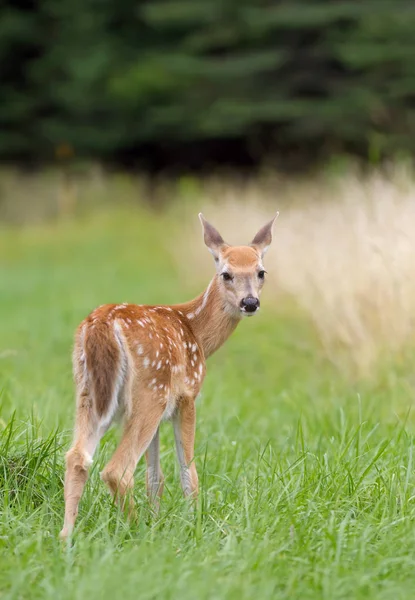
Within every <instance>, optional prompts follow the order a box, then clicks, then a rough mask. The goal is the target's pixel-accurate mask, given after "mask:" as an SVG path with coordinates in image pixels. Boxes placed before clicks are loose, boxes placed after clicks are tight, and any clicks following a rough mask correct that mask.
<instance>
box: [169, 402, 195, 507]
mask: <svg viewBox="0 0 415 600" xmlns="http://www.w3.org/2000/svg"><path fill="white" fill-rule="evenodd" d="M173 427H174V437H175V440H176V452H177V459H178V461H179V465H180V481H181V484H182V489H183V494H184V495H185V497H192V498H197V494H198V491H199V487H198V486H199V484H198V477H197V471H196V465H195V462H194V445H195V430H196V407H195V399H194V398H191V397H185V398H182V400H181V402H180V404H179V407H178V410H177V412H176V414H175V415H174V417H173Z"/></svg>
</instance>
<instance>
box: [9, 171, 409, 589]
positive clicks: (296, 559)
mask: <svg viewBox="0 0 415 600" xmlns="http://www.w3.org/2000/svg"><path fill="white" fill-rule="evenodd" d="M25 185H27V182H25ZM37 185H38V187H36V189H34V188H33V187H32V188H31V187H30V186H28V187H27V190H26V191H27V197H30V194H32V196H31V200H32V204H31V208H30V212H31V213H33V212H35V210H34V208H33V204H36V202H39V204H40V203H41V198H43V197H44V195H43V194H42V189H45V190H47V194H46V193H45V197H46V196H47V198H46V199H47V201H49V199H50V198H52V200H51V202H52V203H53V189H54V188H53V187H52V188H51V187H50V186H45V187H44V188H42V185H41V184H40V183H38V184H37ZM7 186H9V187H8V188H7V189H10V190H11V189H12V187H13V186H12V183H10V181H8V182H7ZM80 189H81V188H80ZM85 189H86V188H83V190H84V191H82V189H81V191H79V192H78V195H80V197H78V198H77V200H78V203H79V206H78V209H77V210H76V214H74V215H69V216H68V215H66V216H65V215H64V216H62V217H61V218H57V217H56V215H54V214H51V215H48V216H51V218H48V219H45V220H44V219H40V220H41V221H42V222H40V223H36V224H33V223H32V224H28V223H26V224H23V225H16V224H12V225H8V226H6V225H5V224H4V223H3V225H2V229H1V230H0V314H1V327H0V393H1V396H0V493H1V496H0V598H4V599H6V598H7V599H9V598H10V599H12V598H13V599H16V600H17V599H19V600H20V599H27V598H34V599H49V598H50V599H52V598H53V599H62V600H64V599H74V598H87V599H88V600H93V599H95V598H96V599H100V600H101V599H102V600H106V599H113V598H123V599H124V600H129V599H130V598H131V599H133V598H134V599H135V598H140V600H152V599H156V598H157V599H158V598H163V599H180V600H194V599H195V598H197V599H198V600H217V599H222V598H223V599H229V600H233V599H237V600H248V599H252V598H258V599H259V598H261V599H263V598H273V599H283V598H284V599H286V598H287V599H288V598H290V599H293V598H298V599H301V600H306V599H311V598H313V599H314V598H315V599H325V600H340V599H346V598H347V599H350V598H353V599H354V598H356V599H361V598H362V599H365V600H368V599H376V600H386V599H389V598H391V599H392V598H393V599H394V600H400V599H402V600H403V599H405V600H407V599H408V598H410V597H412V595H413V592H414V590H415V522H414V519H415V477H414V464H413V463H414V457H413V448H414V433H415V418H414V414H413V406H412V405H413V401H414V385H415V375H414V360H413V358H414V352H413V349H415V344H413V342H412V335H413V326H414V325H413V322H414V318H413V315H414V314H415V312H413V310H414V309H415V292H414V289H415V285H414V282H415V268H414V269H413V270H412V267H413V266H414V264H415V258H414V257H415V235H413V236H412V237H411V233H412V234H414V233H415V231H414V228H415V225H414V223H415V219H413V220H412V221H411V215H413V211H414V206H415V204H414V199H415V184H414V183H413V182H412V179H411V177H410V176H409V175H408V174H402V173H400V174H399V173H398V174H396V173H395V175H394V177H393V178H391V179H389V178H387V177H384V176H381V175H374V176H373V177H372V178H369V179H368V180H360V179H359V178H358V177H357V176H355V175H351V176H350V177H347V178H345V179H344V178H343V179H341V180H340V181H338V180H336V181H325V182H322V181H321V180H319V179H316V180H313V181H309V182H298V183H296V184H291V183H287V182H283V181H281V182H276V183H275V186H274V184H273V183H272V182H270V181H268V182H265V183H264V184H263V186H262V187H261V186H260V185H259V184H258V185H257V186H256V187H255V186H254V185H253V184H249V185H247V186H246V187H244V188H243V189H242V186H240V187H238V186H237V185H236V184H235V185H234V187H229V186H227V184H223V183H220V182H214V181H212V182H210V183H206V185H205V186H203V187H198V186H197V185H196V184H194V183H192V182H189V181H188V182H186V181H185V182H182V184H181V186H178V187H177V188H175V190H174V193H173V196H174V197H173V198H172V203H171V204H170V205H169V207H168V208H166V209H164V208H163V207H162V205H161V204H159V203H158V202H155V204H154V207H153V208H150V207H149V206H148V205H146V204H145V203H144V202H142V203H139V202H138V203H137V202H135V203H133V201H132V199H134V197H135V195H137V196H139V195H140V193H141V192H140V191H139V190H138V188H137V189H136V188H135V187H134V186H132V185H130V184H129V183H125V182H123V181H122V180H119V179H117V178H114V180H111V181H110V182H108V184H106V182H102V181H100V180H99V178H98V179H97V181H95V180H94V182H92V183H91V182H90V183H89V188H88V190H89V191H88V193H89V194H90V200H91V202H90V206H89V208H88V210H87V209H86V208H85V210H84V206H87V202H86V200H85V198H83V197H82V194H86V192H85ZM51 190H52V191H51ZM163 193H167V192H166V191H164V192H163ZM124 196H125V197H126V200H125V202H121V198H123V197H124ZM23 198H24V193H23V192H22V191H21V192H20V196H19V200H16V203H17V202H18V201H19V202H20V201H21V202H22V206H23V204H24V203H23ZM107 199H112V200H113V201H114V202H113V203H114V205H115V207H113V208H111V209H110V208H108V206H107V205H106V200H107ZM129 199H130V201H129ZM101 200H102V204H103V205H104V206H102V207H101V208H100V209H99V210H98V209H97V206H96V205H99V204H100V202H101ZM115 200H117V202H116V201H115ZM27 201H28V200H27ZM10 206H11V205H10ZM276 209H279V210H280V211H281V214H280V218H279V221H278V222H277V226H276V229H275V240H274V243H273V247H272V249H270V251H269V253H268V255H267V257H266V261H265V262H266V267H267V269H268V271H269V275H268V277H269V281H268V283H267V285H266V287H265V289H264V292H263V306H262V309H261V311H260V313H259V315H258V316H256V317H255V318H253V319H249V320H248V319H247V320H244V321H243V322H242V323H241V325H240V326H239V328H238V329H237V330H236V332H235V334H234V335H233V337H231V339H230V340H229V341H228V342H227V344H226V345H225V346H224V347H223V348H222V349H221V350H219V352H218V353H217V354H216V355H214V356H213V357H212V358H211V359H210V360H209V364H208V374H207V378H206V380H205V384H204V389H203V394H202V397H201V398H200V400H199V401H198V427H197V439H196V460H197V465H198V471H199V479H200V485H201V496H200V503H199V506H198V509H197V511H196V512H195V513H192V512H191V511H189V509H188V507H187V505H186V503H185V501H184V500H183V499H182V496H181V490H180V483H179V473H178V467H177V465H176V459H175V453H174V442H173V434H172V430H171V426H170V424H169V423H164V424H163V426H162V437H161V451H162V465H163V470H164V473H165V476H166V484H165V492H164V497H163V501H162V505H161V510H160V514H159V515H158V517H153V516H152V515H151V513H150V510H149V507H148V505H147V501H146V498H145V490H144V465H143V463H140V464H139V466H138V468H137V473H136V485H135V499H136V504H137V512H138V517H139V518H138V522H137V523H136V524H134V525H131V526H129V525H128V524H127V523H126V522H125V521H124V519H123V518H122V517H121V516H120V515H119V514H118V512H117V509H116V508H115V507H114V506H113V504H112V501H111V499H110V497H109V495H108V493H107V491H106V488H105V486H104V484H103V483H102V482H101V481H100V478H99V472H100V471H101V470H102V468H103V466H104V465H105V463H106V461H107V460H108V458H109V457H110V455H111V453H112V451H113V450H114V447H115V444H116V441H117V437H118V435H119V432H118V431H117V430H116V429H112V430H110V431H109V432H108V433H107V434H106V436H105V437H104V439H103V441H102V443H101V446H100V450H99V452H97V454H96V459H95V461H94V465H93V467H92V470H91V473H90V479H89V481H88V484H87V487H86V490H85V493H84V496H83V499H82V501H81V506H80V515H79V519H78V522H77V528H76V533H75V537H74V543H73V545H72V546H71V547H62V546H61V544H60V542H59V540H58V533H59V530H60V528H61V525H62V519H63V508H64V505H63V489H62V487H63V486H62V479H63V468H64V467H63V465H64V453H65V451H66V449H67V448H68V445H69V443H70V439H71V427H72V422H73V413H74V398H73V385H72V374H71V344H72V337H73V332H74V329H75V327H76V326H77V324H78V323H79V321H80V320H81V319H82V318H84V316H85V315H86V314H87V313H88V312H89V311H90V310H92V309H93V308H94V307H96V306H97V305H100V304H103V303H105V302H117V303H118V302H126V301H128V302H137V303H157V304H161V303H174V302H180V301H182V300H185V299H188V298H191V297H192V296H194V295H196V294H197V293H199V292H200V291H201V290H202V289H203V286H204V285H207V284H208V282H209V279H210V277H211V276H212V274H213V263H212V262H211V259H210V255H209V254H208V252H207V250H206V249H205V248H204V245H203V240H202V236H201V232H200V225H199V223H198V220H197V213H198V212H199V210H203V212H204V213H205V215H206V217H207V218H208V219H210V220H212V222H213V223H214V224H215V225H216V226H217V227H218V229H219V230H220V231H221V233H222V234H223V236H224V237H225V239H229V241H230V242H233V243H236V242H247V241H249V237H248V239H247V236H253V234H254V233H255V231H256V227H257V226H259V225H261V224H262V221H263V220H266V219H268V218H270V216H271V215H272V213H273V212H275V210H276ZM39 210H40V209H39ZM44 212H45V214H48V209H47V208H45V209H44ZM52 213H53V211H52ZM379 257H380V258H379ZM411 277H412V279H411Z"/></svg>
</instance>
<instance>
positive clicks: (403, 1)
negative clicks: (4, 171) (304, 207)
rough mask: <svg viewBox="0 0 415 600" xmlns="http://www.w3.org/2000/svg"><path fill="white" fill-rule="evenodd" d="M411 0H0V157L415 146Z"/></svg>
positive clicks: (152, 157) (115, 158)
mask: <svg viewBox="0 0 415 600" xmlns="http://www.w3.org/2000/svg"><path fill="white" fill-rule="evenodd" d="M414 31H415V4H414V3H413V2H411V1H409V0H395V1H394V2H392V1H391V0H337V1H335V0H331V1H330V0H279V1H277V0H153V1H151V2H142V1H137V0H134V1H133V0H118V1H117V2H109V1H108V0H3V2H2V3H1V6H0V72H1V88H0V95H1V112H0V120H1V124H0V159H2V160H3V161H5V160H8V161H9V160H10V161H18V162H23V163H35V164H36V163H47V162H48V161H51V160H53V159H54V157H55V156H56V152H57V149H58V152H59V148H62V147H63V148H69V149H73V151H74V153H75V155H76V156H77V157H79V158H85V159H89V158H94V159H99V160H101V161H103V162H106V163H119V164H124V165H129V164H131V165H135V164H141V165H144V166H145V167H147V168H149V169H151V168H154V167H155V168H159V167H161V166H164V165H167V164H171V163H172V162H173V163H178V164H180V163H181V164H184V165H186V166H187V167H190V168H191V167H200V166H201V165H204V164H207V163H209V161H216V162H232V161H234V162H236V163H239V164H241V163H248V164H249V163H253V164H257V163H261V162H262V161H263V160H264V157H266V156H269V155H272V156H279V157H284V158H285V159H287V160H289V159H290V157H296V158H298V157H299V158H300V159H301V161H302V162H303V163H304V161H305V162H307V163H312V162H314V161H315V160H316V159H319V158H324V157H327V156H329V155H332V154H337V153H339V154H340V153H344V152H346V153H352V154H355V155H358V156H361V157H364V158H368V159H378V158H382V157H384V156H387V157H389V156H396V154H397V153H399V152H404V153H408V154H409V153H413V152H414V150H415V135H414V134H415V60H414V58H415V35H414Z"/></svg>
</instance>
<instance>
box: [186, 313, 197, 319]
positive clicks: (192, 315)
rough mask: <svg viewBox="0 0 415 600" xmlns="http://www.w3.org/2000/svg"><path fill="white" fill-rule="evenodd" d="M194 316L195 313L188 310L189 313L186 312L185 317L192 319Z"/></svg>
mask: <svg viewBox="0 0 415 600" xmlns="http://www.w3.org/2000/svg"><path fill="white" fill-rule="evenodd" d="M194 317H195V314H194V313H192V312H190V313H187V318H188V319H194Z"/></svg>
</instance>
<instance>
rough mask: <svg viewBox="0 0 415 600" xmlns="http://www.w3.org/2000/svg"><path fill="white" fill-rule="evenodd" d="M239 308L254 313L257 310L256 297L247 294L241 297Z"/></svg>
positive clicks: (257, 301)
mask: <svg viewBox="0 0 415 600" xmlns="http://www.w3.org/2000/svg"><path fill="white" fill-rule="evenodd" d="M241 308H242V310H244V311H245V312H248V313H254V312H255V311H256V310H257V308H259V300H258V298H254V297H253V296H247V297H246V298H242V300H241Z"/></svg>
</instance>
